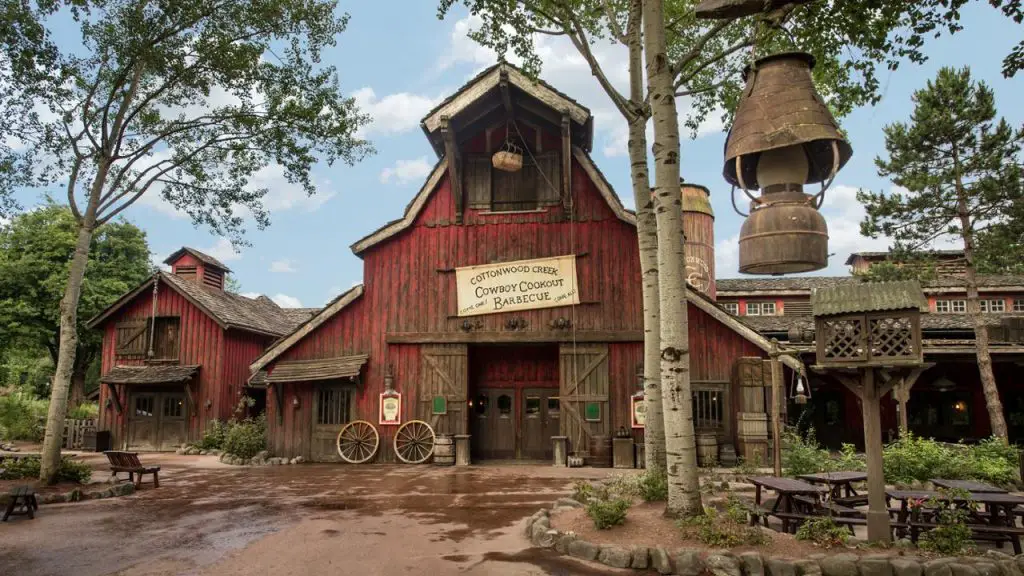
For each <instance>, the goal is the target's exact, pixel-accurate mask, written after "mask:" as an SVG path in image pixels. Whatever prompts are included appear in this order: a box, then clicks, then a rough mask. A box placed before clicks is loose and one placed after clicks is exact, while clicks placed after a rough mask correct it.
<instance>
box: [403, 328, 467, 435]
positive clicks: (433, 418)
mask: <svg viewBox="0 0 1024 576" xmlns="http://www.w3.org/2000/svg"><path fill="white" fill-rule="evenodd" d="M420 358H421V365H420V378H421V381H420V391H419V402H418V403H417V404H418V406H417V407H416V418H417V419H419V420H423V421H424V422H428V423H430V427H431V428H433V429H434V433H435V434H465V433H466V394H467V390H466V388H467V382H468V380H469V356H468V354H467V346H466V345H465V344H432V345H425V346H422V347H421V348H420Z"/></svg>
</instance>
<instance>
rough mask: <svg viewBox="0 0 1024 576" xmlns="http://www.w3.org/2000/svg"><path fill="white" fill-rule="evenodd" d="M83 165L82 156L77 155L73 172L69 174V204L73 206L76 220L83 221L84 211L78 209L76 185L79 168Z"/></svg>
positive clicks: (72, 210)
mask: <svg viewBox="0 0 1024 576" xmlns="http://www.w3.org/2000/svg"><path fill="white" fill-rule="evenodd" d="M81 167H82V157H81V156H77V155H76V156H75V163H74V164H72V166H71V174H70V175H68V206H69V207H71V214H73V215H74V217H75V220H78V221H79V222H81V220H82V213H81V212H79V211H78V202H77V201H75V186H76V185H77V184H78V170H79V169H80V168H81Z"/></svg>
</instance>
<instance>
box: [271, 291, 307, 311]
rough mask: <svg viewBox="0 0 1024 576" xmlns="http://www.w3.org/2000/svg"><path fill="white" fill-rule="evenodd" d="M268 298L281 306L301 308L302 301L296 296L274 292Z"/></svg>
mask: <svg viewBox="0 0 1024 576" xmlns="http://www.w3.org/2000/svg"><path fill="white" fill-rule="evenodd" d="M270 299H271V300H273V301H274V303H275V304H277V305H278V306H280V307H281V308H302V302H300V301H299V299H298V298H296V297H294V296H289V295H287V294H274V295H273V296H271V297H270Z"/></svg>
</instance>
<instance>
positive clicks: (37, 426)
mask: <svg viewBox="0 0 1024 576" xmlns="http://www.w3.org/2000/svg"><path fill="white" fill-rule="evenodd" d="M48 407H49V402H47V401H46V400H37V399H35V398H33V397H32V396H31V395H29V394H24V393H21V392H16V393H14V394H10V395H8V396H0V438H2V439H4V440H29V441H32V442H39V441H42V439H43V432H44V431H45V427H44V422H45V419H46V410H47V408H48Z"/></svg>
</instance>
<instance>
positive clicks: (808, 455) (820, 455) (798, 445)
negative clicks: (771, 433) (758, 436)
mask: <svg viewBox="0 0 1024 576" xmlns="http://www.w3.org/2000/svg"><path fill="white" fill-rule="evenodd" d="M782 467H783V468H785V470H786V474H787V475H788V476H799V475H801V474H814V473H816V472H826V471H828V470H831V468H832V457H831V455H830V454H829V453H828V450H825V449H824V448H822V447H821V446H819V445H818V439H817V437H816V436H815V433H814V427H810V428H808V430H807V435H806V436H802V435H801V434H800V432H799V431H798V430H797V429H795V428H791V427H787V428H786V429H785V430H784V431H783V433H782Z"/></svg>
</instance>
